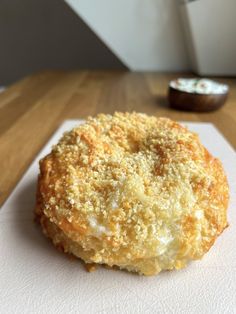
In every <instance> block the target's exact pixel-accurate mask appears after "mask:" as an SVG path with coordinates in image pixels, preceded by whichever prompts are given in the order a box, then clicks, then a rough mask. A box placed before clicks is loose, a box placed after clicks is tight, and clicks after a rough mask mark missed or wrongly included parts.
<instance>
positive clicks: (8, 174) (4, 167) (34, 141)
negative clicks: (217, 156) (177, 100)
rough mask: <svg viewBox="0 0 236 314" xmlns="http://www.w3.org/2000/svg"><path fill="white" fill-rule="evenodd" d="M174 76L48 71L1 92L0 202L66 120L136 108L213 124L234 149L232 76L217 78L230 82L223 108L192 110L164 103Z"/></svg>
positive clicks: (235, 105) (235, 119) (235, 102)
mask: <svg viewBox="0 0 236 314" xmlns="http://www.w3.org/2000/svg"><path fill="white" fill-rule="evenodd" d="M179 76H183V74H174V75H173V74H157V73H130V72H91V71H90V72H88V71H83V72H79V71H74V72H58V71H47V72H43V73H39V74H35V75H32V76H29V77H27V78H25V79H23V80H21V81H19V82H17V83H16V84H14V85H12V86H10V87H9V88H7V89H6V91H4V92H3V93H0V204H2V203H3V202H4V200H5V199H6V198H7V196H8V195H9V194H10V192H11V190H12V189H13V187H14V186H15V184H16V183H17V181H18V180H19V179H20V177H21V176H22V174H23V173H24V171H25V170H26V169H27V167H28V166H29V165H30V163H31V162H32V160H33V159H34V157H35V156H36V154H37V153H38V152H39V151H40V149H41V148H42V147H43V146H44V145H45V143H46V142H47V141H48V139H49V138H50V136H51V135H52V134H53V132H54V131H55V130H56V129H57V127H58V126H59V125H60V124H61V123H62V121H63V120H65V119H79V118H85V117H86V116H88V115H95V114H97V113H99V112H103V113H113V112H114V111H137V112H145V113H147V114H152V115H157V116H166V117H170V118H172V119H175V120H182V121H183V120H185V121H203V122H212V123H214V124H215V126H216V127H217V128H218V129H219V130H220V131H221V132H222V133H223V134H224V136H225V137H226V138H227V139H228V141H229V142H230V143H231V144H232V146H233V147H234V148H236V79H219V80H218V81H221V82H224V83H226V84H229V86H230V95H229V98H228V101H227V103H226V105H225V106H224V107H223V108H222V109H220V110H219V111H216V112H211V113H199V114H197V113H188V112H179V111H175V110H172V109H170V108H169V107H168V104H167V99H166V94H167V87H168V82H169V80H171V79H173V78H176V77H179ZM184 76H186V75H184ZM212 140H214V139H212Z"/></svg>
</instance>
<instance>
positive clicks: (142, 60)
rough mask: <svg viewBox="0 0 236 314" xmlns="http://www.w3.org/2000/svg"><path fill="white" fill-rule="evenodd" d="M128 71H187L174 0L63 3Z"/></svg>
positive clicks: (83, 0) (76, 1)
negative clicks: (86, 25) (67, 5)
mask: <svg viewBox="0 0 236 314" xmlns="http://www.w3.org/2000/svg"><path fill="white" fill-rule="evenodd" d="M66 2H67V3H68V4H69V5H70V6H71V7H72V8H73V9H74V11H75V12H76V13H77V14H78V15H79V16H80V17H81V18H82V19H83V20H84V21H85V22H86V23H87V24H88V25H89V26H90V28H91V29H92V30H93V31H94V32H95V33H96V34H97V35H98V37H100V39H102V40H103V42H104V43H105V44H106V45H107V46H108V47H109V48H110V49H111V50H112V51H113V52H114V53H115V54H116V55H117V56H118V57H119V58H120V60H121V61H122V62H123V63H124V64H125V65H127V67H128V68H130V69H131V70H151V71H152V70H153V71H154V70H158V71H184V70H188V69H189V63H188V58H187V52H186V48H185V45H184V34H183V31H182V29H181V22H180V16H179V10H178V1H177V0H66Z"/></svg>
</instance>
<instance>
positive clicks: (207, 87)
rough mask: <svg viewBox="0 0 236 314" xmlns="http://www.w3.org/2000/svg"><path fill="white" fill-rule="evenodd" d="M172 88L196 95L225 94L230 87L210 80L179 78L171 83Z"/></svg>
mask: <svg viewBox="0 0 236 314" xmlns="http://www.w3.org/2000/svg"><path fill="white" fill-rule="evenodd" d="M170 87H172V88H174V89H177V90H179V91H182V92H186V93H195V94H205V95H209V94H225V93H227V92H228V86H227V85H225V84H220V83H217V82H214V81H212V80H208V79H184V78H179V79H177V80H174V81H171V82H170Z"/></svg>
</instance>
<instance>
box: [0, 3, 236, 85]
mask: <svg viewBox="0 0 236 314" xmlns="http://www.w3.org/2000/svg"><path fill="white" fill-rule="evenodd" d="M235 33H236V1H235V0H195V1H178V0H145V1H144V0H119V1H116V0H66V1H63V0H40V1H39V0H11V1H9V0H0V38H1V49H0V86H4V85H8V84H11V83H13V82H15V81H17V80H18V79H20V78H22V77H24V76H26V75H28V74H31V73H33V72H37V71H40V70H44V69H123V70H132V71H159V72H172V73H173V72H193V71H194V72H195V73H196V74H199V75H207V76H211V75H217V76H235V75H236V36H235Z"/></svg>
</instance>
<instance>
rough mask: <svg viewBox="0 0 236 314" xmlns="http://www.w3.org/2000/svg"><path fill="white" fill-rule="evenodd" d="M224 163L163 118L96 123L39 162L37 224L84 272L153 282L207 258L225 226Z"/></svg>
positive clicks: (120, 117) (120, 116)
mask: <svg viewBox="0 0 236 314" xmlns="http://www.w3.org/2000/svg"><path fill="white" fill-rule="evenodd" d="M228 199H229V189H228V184H227V179H226V177H225V174H224V171H223V168H222V165H221V162H220V161H219V160H218V159H216V158H214V157H212V156H211V154H210V153H209V152H208V151H207V150H206V149H205V148H204V147H203V146H202V144H201V143H200V141H199V139H198V136H197V135H196V134H194V133H191V132H189V131H188V130H187V129H186V128H184V127H182V126H180V125H179V124H178V123H177V122H174V121H171V120H169V119H165V118H155V117H148V116H146V115H144V114H137V113H132V114H129V113H115V114H114V116H110V115H98V116H97V117H96V118H89V119H88V120H87V121H86V123H85V124H84V125H82V126H79V127H78V128H75V129H73V130H72V131H70V132H68V133H66V134H64V136H63V137H62V138H61V140H60V141H59V143H58V144H57V145H56V146H55V147H54V148H53V149H52V152H51V153H50V154H49V155H47V156H46V157H45V158H43V159H42V160H41V161H40V175H39V180H38V192H37V206H36V210H35V213H36V216H37V217H38V220H39V221H40V223H41V225H42V228H43V231H44V233H45V234H46V235H47V236H48V237H50V238H51V239H52V240H53V243H54V244H55V245H56V246H58V247H62V248H63V250H64V251H65V252H68V253H72V254H74V255H75V256H78V257H80V258H82V259H83V260H84V261H85V262H86V263H89V264H91V263H100V264H107V265H109V266H113V265H117V266H119V267H120V268H125V269H128V270H130V271H137V272H139V273H142V274H145V275H153V274H156V273H158V272H160V271H161V270H162V269H173V268H176V269H179V268H182V267H184V266H185V265H186V263H187V262H188V261H189V260H192V259H199V258H201V257H202V256H203V255H204V254H205V253H206V252H207V251H208V250H209V249H210V247H211V246H212V245H213V243H214V241H215V239H216V238H217V236H218V235H219V234H220V233H221V232H222V231H223V230H224V228H225V227H226V226H227V217H226V209H227V206H228Z"/></svg>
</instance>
